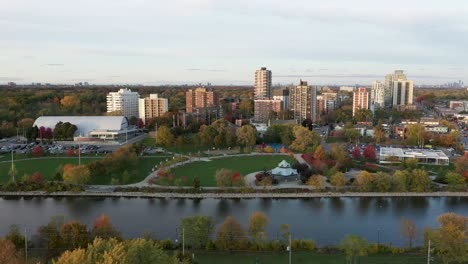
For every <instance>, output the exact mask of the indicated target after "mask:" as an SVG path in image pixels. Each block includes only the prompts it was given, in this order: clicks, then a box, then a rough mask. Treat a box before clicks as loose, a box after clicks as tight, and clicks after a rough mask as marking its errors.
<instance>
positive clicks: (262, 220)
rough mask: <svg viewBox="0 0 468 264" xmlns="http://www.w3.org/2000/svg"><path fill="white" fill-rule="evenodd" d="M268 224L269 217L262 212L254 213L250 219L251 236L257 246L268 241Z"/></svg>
mask: <svg viewBox="0 0 468 264" xmlns="http://www.w3.org/2000/svg"><path fill="white" fill-rule="evenodd" d="M267 224H268V217H267V216H266V215H265V214H264V213H262V212H253V213H252V214H251V215H250V217H249V230H248V231H249V235H250V238H251V239H252V241H253V242H254V243H255V244H256V245H257V246H258V245H260V244H262V243H263V242H265V241H266V239H267V234H266V231H265V227H266V225H267Z"/></svg>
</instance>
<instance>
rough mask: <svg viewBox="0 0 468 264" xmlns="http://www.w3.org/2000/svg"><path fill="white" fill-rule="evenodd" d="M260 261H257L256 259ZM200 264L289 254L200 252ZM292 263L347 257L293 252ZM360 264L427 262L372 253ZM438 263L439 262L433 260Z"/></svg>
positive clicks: (335, 263)
mask: <svg viewBox="0 0 468 264" xmlns="http://www.w3.org/2000/svg"><path fill="white" fill-rule="evenodd" d="M257 258H258V260H259V262H256V260H257ZM195 259H196V260H197V263H199V264H218V263H223V264H239V263H243V264H244V263H245V264H248V263H252V264H255V263H261V264H283V263H288V259H289V255H288V254H287V252H285V253H259V254H255V253H253V252H250V253H248V254H245V253H244V254H240V253H235V254H228V253H224V254H222V253H211V254H209V253H199V254H195ZM292 263H295V264H297V263H303V264H314V263H317V264H343V263H346V257H345V256H344V255H342V254H334V255H331V254H319V253H311V252H294V251H293V252H292ZM358 263H359V264H425V263H426V258H425V256H424V255H370V256H366V257H360V258H359V260H358ZM433 263H438V262H433Z"/></svg>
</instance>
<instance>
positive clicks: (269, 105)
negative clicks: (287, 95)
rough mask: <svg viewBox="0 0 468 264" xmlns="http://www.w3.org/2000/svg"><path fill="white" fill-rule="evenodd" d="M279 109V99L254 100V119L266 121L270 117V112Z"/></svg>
mask: <svg viewBox="0 0 468 264" xmlns="http://www.w3.org/2000/svg"><path fill="white" fill-rule="evenodd" d="M279 111H281V100H270V99H256V100H254V120H255V121H256V122H261V123H266V122H267V121H268V120H269V119H270V112H279Z"/></svg>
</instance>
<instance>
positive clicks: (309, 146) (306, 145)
mask: <svg viewBox="0 0 468 264" xmlns="http://www.w3.org/2000/svg"><path fill="white" fill-rule="evenodd" d="M293 134H294V141H293V142H292V144H291V146H290V148H291V149H293V150H296V151H299V152H306V151H313V150H315V148H316V147H317V146H318V145H319V144H320V142H321V139H320V136H319V135H318V134H317V133H315V132H314V131H310V130H309V129H307V128H305V127H302V126H294V127H293Z"/></svg>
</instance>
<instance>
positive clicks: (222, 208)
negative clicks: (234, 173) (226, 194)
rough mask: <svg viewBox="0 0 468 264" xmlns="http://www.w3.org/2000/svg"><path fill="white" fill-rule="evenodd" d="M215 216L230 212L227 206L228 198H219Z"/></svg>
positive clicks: (223, 215) (224, 215) (226, 214)
mask: <svg viewBox="0 0 468 264" xmlns="http://www.w3.org/2000/svg"><path fill="white" fill-rule="evenodd" d="M217 209H218V210H217V216H220V217H223V218H224V217H226V216H229V215H230V214H231V208H230V206H229V200H228V199H220V200H219V202H218V208H217Z"/></svg>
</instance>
